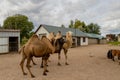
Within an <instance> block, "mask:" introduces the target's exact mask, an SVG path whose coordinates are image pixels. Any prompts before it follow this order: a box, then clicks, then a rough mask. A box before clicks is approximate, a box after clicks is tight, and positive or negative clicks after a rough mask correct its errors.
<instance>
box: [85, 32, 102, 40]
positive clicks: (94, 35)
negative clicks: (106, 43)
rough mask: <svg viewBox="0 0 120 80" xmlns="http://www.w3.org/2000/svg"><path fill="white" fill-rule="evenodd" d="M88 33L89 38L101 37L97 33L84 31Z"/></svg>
mask: <svg viewBox="0 0 120 80" xmlns="http://www.w3.org/2000/svg"><path fill="white" fill-rule="evenodd" d="M86 34H87V35H88V37H90V38H97V39H102V38H103V36H101V35H98V34H93V33H86Z"/></svg>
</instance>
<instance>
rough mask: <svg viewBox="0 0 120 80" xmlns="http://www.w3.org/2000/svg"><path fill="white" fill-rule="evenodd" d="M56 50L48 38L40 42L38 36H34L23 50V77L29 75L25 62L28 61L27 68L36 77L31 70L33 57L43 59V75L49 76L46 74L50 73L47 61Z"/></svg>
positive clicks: (43, 38) (44, 37) (21, 63)
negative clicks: (25, 70)
mask: <svg viewBox="0 0 120 80" xmlns="http://www.w3.org/2000/svg"><path fill="white" fill-rule="evenodd" d="M54 51H55V48H54V46H53V45H52V44H51V42H50V40H49V39H48V38H46V36H43V37H42V39H41V40H40V39H39V38H38V36H37V35H35V34H34V35H33V36H32V37H31V38H30V39H29V40H28V42H27V43H26V45H25V46H24V47H23V49H22V60H21V62H20V66H21V69H22V72H23V75H27V73H25V72H24V68H23V66H24V61H25V59H27V64H26V67H27V69H28V71H29V73H30V74H31V77H35V76H34V75H33V74H32V72H31V70H30V66H29V65H30V61H31V60H32V57H33V56H35V57H42V58H43V64H44V71H43V75H47V74H46V72H48V70H47V67H46V64H47V59H48V57H49V55H50V54H51V53H54Z"/></svg>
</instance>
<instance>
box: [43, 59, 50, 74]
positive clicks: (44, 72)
mask: <svg viewBox="0 0 120 80" xmlns="http://www.w3.org/2000/svg"><path fill="white" fill-rule="evenodd" d="M43 64H44V71H43V75H45V76H46V75H47V73H46V72H49V71H48V70H47V66H46V65H47V59H44V60H43Z"/></svg>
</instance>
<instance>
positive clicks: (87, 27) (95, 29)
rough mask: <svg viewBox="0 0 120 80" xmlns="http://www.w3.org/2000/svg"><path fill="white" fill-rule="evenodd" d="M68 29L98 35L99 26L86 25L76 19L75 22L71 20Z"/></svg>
mask: <svg viewBox="0 0 120 80" xmlns="http://www.w3.org/2000/svg"><path fill="white" fill-rule="evenodd" d="M69 28H75V29H79V30H81V31H83V32H86V33H94V34H100V26H99V25H98V24H94V23H90V24H88V25H86V24H85V22H84V21H80V20H78V19H76V20H75V21H73V20H71V21H70V24H69Z"/></svg>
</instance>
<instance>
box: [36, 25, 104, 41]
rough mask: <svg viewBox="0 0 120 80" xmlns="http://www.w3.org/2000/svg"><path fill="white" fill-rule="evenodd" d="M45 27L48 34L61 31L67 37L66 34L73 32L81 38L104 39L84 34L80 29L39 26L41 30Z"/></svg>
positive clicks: (99, 36) (96, 35)
mask: <svg viewBox="0 0 120 80" xmlns="http://www.w3.org/2000/svg"><path fill="white" fill-rule="evenodd" d="M41 26H43V27H44V28H45V29H46V30H47V31H48V32H54V33H55V34H56V33H57V32H58V31H61V33H62V35H65V34H66V32H68V31H71V32H73V36H79V37H90V38H98V39H102V36H101V35H98V34H91V33H84V32H82V31H80V30H79V29H73V28H64V27H58V26H51V25H45V24H42V25H40V26H39V28H40V27H41ZM39 28H38V29H37V30H36V31H35V32H37V31H38V30H39Z"/></svg>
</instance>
